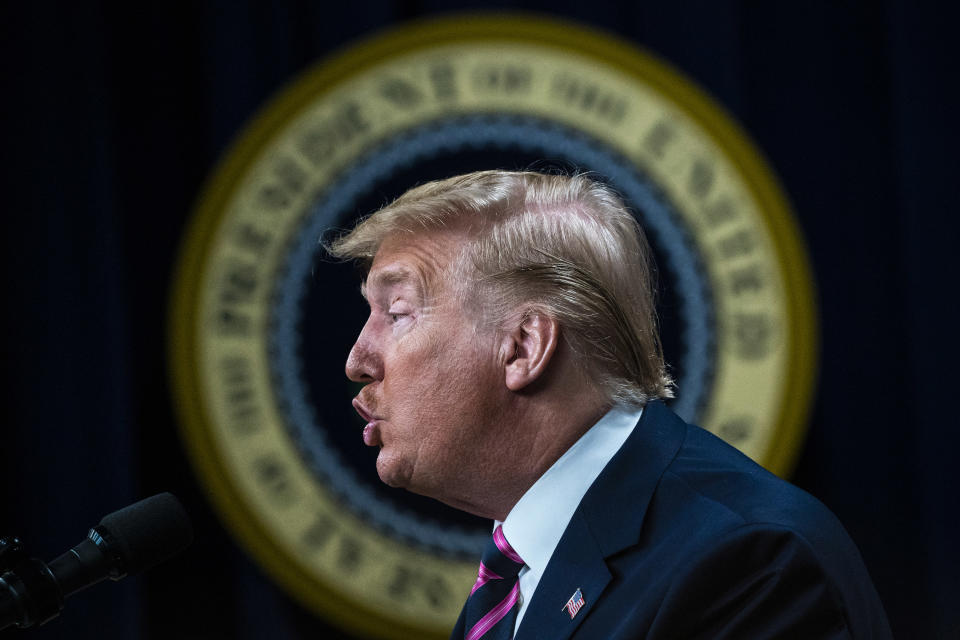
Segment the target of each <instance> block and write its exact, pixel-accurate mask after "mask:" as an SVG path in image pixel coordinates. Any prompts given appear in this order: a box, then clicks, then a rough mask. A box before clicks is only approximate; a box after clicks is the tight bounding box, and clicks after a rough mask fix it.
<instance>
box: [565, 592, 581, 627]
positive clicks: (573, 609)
mask: <svg viewBox="0 0 960 640" xmlns="http://www.w3.org/2000/svg"><path fill="white" fill-rule="evenodd" d="M582 606H583V594H582V593H580V588H579V587H577V590H576V591H574V592H573V595H572V596H570V599H569V600H567V604H565V605H563V608H564V609H565V610H566V612H567V613H569V614H570V619H571V620H573V616H575V615H577V611H580V607H582Z"/></svg>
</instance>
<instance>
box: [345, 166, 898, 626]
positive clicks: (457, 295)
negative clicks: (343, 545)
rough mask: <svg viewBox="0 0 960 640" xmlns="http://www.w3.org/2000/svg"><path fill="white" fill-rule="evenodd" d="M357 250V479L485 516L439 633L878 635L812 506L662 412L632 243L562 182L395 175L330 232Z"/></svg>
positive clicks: (606, 207)
mask: <svg viewBox="0 0 960 640" xmlns="http://www.w3.org/2000/svg"><path fill="white" fill-rule="evenodd" d="M330 250H331V252H332V253H333V254H334V255H336V256H339V257H344V258H352V259H360V260H364V261H366V262H367V264H368V266H369V271H368V273H367V276H366V280H365V282H364V285H363V289H362V291H363V294H364V297H365V298H366V299H367V301H368V303H369V305H370V316H369V319H368V320H367V322H366V324H365V326H364V327H363V330H362V331H361V333H360V335H359V337H358V338H357V341H356V344H355V345H354V347H353V349H352V350H351V352H350V355H349V357H348V360H347V365H346V371H347V375H348V377H349V378H350V379H351V380H354V381H356V382H362V383H366V385H365V386H364V387H363V390H362V391H361V392H360V394H359V395H358V396H357V398H356V399H355V400H354V407H355V408H356V409H357V411H358V412H359V413H360V414H361V415H362V416H363V417H364V419H365V420H367V425H366V426H365V427H364V430H363V440H364V442H365V443H366V444H367V445H369V446H375V447H379V448H380V452H379V456H378V458H377V472H378V474H379V475H380V478H381V479H382V480H383V481H384V482H385V483H387V484H388V485H390V486H394V487H404V488H405V489H407V490H410V491H414V492H416V493H420V494H423V495H426V496H430V497H432V498H435V499H437V500H440V501H442V502H445V503H446V504H448V505H451V506H453V507H455V508H458V509H462V510H464V511H468V512H470V513H473V514H476V515H478V516H482V517H486V518H491V519H493V520H495V521H496V524H495V530H494V535H493V539H492V540H491V543H490V545H489V547H488V549H487V551H486V552H485V553H484V556H483V559H482V561H481V565H480V570H479V572H478V578H477V582H476V584H475V585H474V588H473V590H472V592H471V594H470V596H469V598H468V600H467V604H466V605H465V607H464V610H463V612H462V613H461V616H460V620H459V621H458V623H457V626H456V628H455V629H454V632H453V635H452V636H451V637H452V638H457V639H458V640H461V639H469V640H477V639H479V638H484V639H490V638H511V637H516V638H517V640H525V639H528V638H558V639H562V638H568V637H571V638H594V639H614V638H851V637H852V638H887V637H889V636H890V633H889V629H888V627H887V624H886V620H885V616H884V613H883V609H882V607H881V605H880V602H879V600H878V598H877V595H876V592H875V591H874V589H873V586H872V584H871V583H870V579H869V576H868V575H867V572H866V570H865V569H864V567H863V563H862V561H861V560H860V556H859V554H858V552H857V550H856V547H855V546H854V545H853V543H852V542H851V541H850V539H849V537H848V536H847V534H846V533H845V532H844V531H843V528H842V527H841V526H840V524H839V523H838V522H837V520H836V518H834V517H833V515H832V514H830V512H829V511H828V510H827V509H826V508H825V507H824V506H823V505H821V504H820V503H819V502H817V501H816V500H815V499H813V498H812V497H810V496H809V495H807V494H805V493H803V492H802V491H800V490H799V489H797V488H795V487H792V486H791V485H789V484H788V483H786V482H783V481H782V480H779V479H778V478H776V477H775V476H773V475H772V474H769V473H767V472H766V471H764V470H763V469H762V468H760V467H759V466H758V465H756V464H754V463H753V462H751V461H750V460H749V459H747V458H746V457H745V456H743V455H742V454H740V453H739V452H737V451H736V450H735V449H733V448H732V447H729V446H728V445H726V444H724V443H723V442H722V441H720V440H719V439H717V438H715V437H713V436H712V435H710V434H709V433H707V432H706V431H703V430H702V429H699V428H698V427H694V426H691V425H687V424H685V423H684V422H683V421H681V420H680V419H679V418H678V417H677V416H675V415H674V414H673V413H671V412H670V410H669V409H667V408H666V407H665V405H664V404H663V403H662V400H663V399H665V398H669V397H670V396H671V395H672V391H671V389H672V382H671V380H670V378H669V376H668V374H667V370H666V366H665V364H664V362H663V357H662V354H661V349H660V345H659V339H658V336H657V329H656V318H655V311H654V303H653V286H652V284H651V269H650V267H649V264H648V257H649V254H650V251H649V248H648V246H647V244H646V242H645V240H644V237H643V234H642V231H641V230H640V228H639V227H638V225H637V223H636V222H635V220H634V218H633V216H632V215H631V214H630V213H629V211H627V209H626V208H625V206H624V205H623V203H622V201H621V200H620V199H619V197H618V196H617V195H616V194H615V193H614V192H613V191H612V190H610V189H609V188H607V187H606V186H604V185H601V184H599V183H597V182H594V181H592V180H590V179H588V178H586V177H584V176H573V177H565V176H556V175H542V174H537V173H510V172H501V171H487V172H479V173H473V174H469V175H465V176H459V177H455V178H451V179H448V180H443V181H438V182H432V183H428V184H425V185H422V186H420V187H417V188H415V189H412V190H410V191H408V192H407V193H406V194H404V195H403V196H401V197H400V198H398V199H397V200H396V201H395V202H393V203H392V204H390V205H389V206H387V207H385V208H384V209H382V210H380V211H379V212H377V213H375V214H374V215H372V216H371V217H369V218H367V219H366V220H364V221H363V222H361V223H360V224H359V225H358V226H357V227H356V228H355V229H354V230H353V231H352V232H350V233H349V234H347V235H345V236H344V237H342V238H340V239H339V240H337V241H336V242H334V243H333V244H332V246H331V247H330Z"/></svg>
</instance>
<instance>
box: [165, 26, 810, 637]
mask: <svg viewBox="0 0 960 640" xmlns="http://www.w3.org/2000/svg"><path fill="white" fill-rule="evenodd" d="M510 158H516V159H517V161H518V162H524V161H525V162H527V163H530V162H533V163H534V164H536V160H537V159H547V160H549V161H551V162H559V163H560V164H562V165H564V166H566V167H576V168H578V169H585V170H590V171H593V172H595V173H596V175H598V176H599V177H600V178H601V179H604V180H606V181H608V182H610V183H611V184H612V185H613V186H614V187H616V188H617V189H618V190H620V192H621V193H623V194H624V196H625V198H626V199H627V201H628V202H629V203H630V204H631V206H632V207H633V208H634V209H635V210H636V211H637V214H638V216H639V218H640V219H641V223H642V224H643V225H644V226H645V228H646V229H647V231H648V234H649V236H650V240H651V244H652V245H653V247H654V250H655V252H656V253H657V257H658V261H659V262H660V274H661V280H664V281H665V283H666V284H665V285H664V287H663V288H664V294H665V295H664V300H665V305H664V307H665V309H663V311H664V316H663V317H664V319H663V324H664V331H665V333H666V334H670V333H671V331H672V333H673V334H674V335H675V337H674V338H673V339H671V340H666V339H665V344H666V347H667V355H668V358H671V350H672V351H673V354H672V359H673V360H674V365H675V367H676V371H675V373H676V374H677V376H676V377H677V378H678V382H679V393H678V398H677V399H676V401H675V402H674V409H675V410H676V411H677V412H678V413H680V414H681V415H682V416H683V417H684V418H686V419H687V420H689V421H692V422H695V423H698V424H701V425H702V426H704V427H706V428H709V429H711V430H712V431H714V432H715V433H717V434H719V435H720V436H721V437H724V438H725V439H727V440H728V441H729V442H731V443H732V444H734V445H735V446H737V447H739V448H740V449H741V450H742V451H744V452H745V453H747V454H748V455H750V456H751V457H753V458H754V459H755V460H757V461H759V462H761V463H762V464H764V465H765V466H767V467H768V468H770V469H771V470H773V471H774V472H777V473H780V474H786V473H788V472H789V470H790V468H791V466H792V464H793V462H794V459H795V456H796V453H797V450H798V447H799V444H800V441H801V438H802V435H803V431H804V427H805V423H806V419H807V413H808V407H809V403H810V399H811V393H812V386H813V380H814V373H815V366H816V362H815V353H816V332H815V320H814V317H815V315H814V306H813V295H812V282H811V277H810V272H809V270H808V266H807V259H806V256H805V254H804V251H803V248H802V242H801V239H800V235H799V232H798V229H797V227H796V225H795V223H794V221H793V219H792V216H791V213H790V210H789V206H788V204H787V202H786V199H785V198H784V196H783V194H782V192H781V190H780V188H779V187H778V185H777V182H776V180H775V179H774V177H773V175H772V173H771V172H770V170H769V169H768V168H767V166H766V165H765V163H764V161H763V159H762V158H761V156H760V154H759V153H758V152H757V150H756V149H755V148H754V147H753V146H752V145H751V143H750V142H749V141H748V140H747V138H746V136H745V135H744V134H743V132H742V131H741V130H740V129H739V128H738V126H737V125H736V124H734V123H733V122H732V121H731V119H730V118H729V117H727V116H726V115H725V114H724V113H723V111H722V109H720V108H719V107H718V106H717V105H716V104H714V103H713V102H711V101H710V99H708V98H707V97H706V96H705V95H704V94H703V93H702V92H701V91H700V90H698V89H697V88H696V87H694V86H693V85H692V84H691V83H690V82H689V81H688V80H686V79H684V78H683V77H682V76H680V75H679V74H678V73H677V72H676V71H674V70H672V69H670V68H669V67H667V66H666V65H665V64H664V63H662V62H660V61H658V60H656V59H655V58H653V57H652V56H650V55H649V54H646V53H643V52H641V51H639V50H637V49H636V48H634V47H633V46H631V45H629V44H626V43H624V42H620V41H618V40H616V39H615V38H612V37H610V36H608V35H604V34H599V33H596V32H593V31H590V30H587V29H585V28H583V27H580V26H574V25H571V24H566V23H559V22H553V21H549V20H544V19H539V18H538V19H533V18H530V17H525V18H518V17H509V18H504V17H498V18H493V17H478V16H473V17H459V18H453V19H444V20H437V21H432V22H427V23H421V24H417V25H413V26H405V27H402V28H400V29H398V30H395V31H392V32H389V33H386V34H384V35H380V36H377V37H375V38H373V39H371V40H368V41H365V42H362V43H360V44H358V45H356V46H354V47H352V48H350V49H349V50H347V51H345V52H343V53H341V54H340V55H338V56H336V57H334V58H332V59H329V60H326V61H324V62H322V63H321V64H319V65H317V66H316V67H315V68H313V69H312V70H310V71H309V72H308V73H306V74H304V75H303V76H302V77H300V78H297V79H296V80H295V81H294V82H293V83H292V84H291V85H290V86H289V87H287V88H286V89H285V90H284V91H283V92H282V93H281V94H280V95H279V96H278V97H277V98H276V99H274V100H273V101H272V102H271V103H270V104H269V105H268V106H267V107H266V108H265V109H264V110H263V111H262V112H261V113H260V114H259V115H258V116H257V117H256V118H255V120H254V121H253V122H252V123H251V124H250V125H249V126H248V128H247V129H246V130H245V131H244V132H243V134H242V135H241V136H240V138H239V139H238V140H237V142H236V143H235V145H234V146H233V148H232V149H231V150H230V152H229V153H228V154H227V155H226V158H225V159H224V160H223V161H222V164H221V165H220V166H219V168H218V169H217V171H216V172H215V174H214V175H213V177H212V178H211V180H210V182H209V184H208V185H207V187H206V189H205V191H204V193H203V195H202V198H201V199H200V202H199V205H198V207H197V210H196V213H195V215H194V217H193V220H192V224H191V227H190V229H189V232H188V233H187V235H186V238H185V241H184V248H183V252H182V257H181V259H180V261H179V263H178V271H177V274H176V278H175V286H174V291H173V300H172V314H171V320H170V323H171V351H170V353H171V360H172V371H173V377H174V389H175V400H176V403H177V407H178V410H179V414H180V416H181V419H182V420H181V421H182V426H183V428H182V432H183V436H184V439H185V441H186V443H187V448H188V451H189V452H190V454H191V457H192V459H193V462H194V464H195V466H196V468H197V470H198V472H199V475H200V476H201V478H202V479H203V481H204V482H205V484H206V485H207V486H208V487H209V490H210V493H211V495H212V497H213V501H214V503H215V505H216V506H217V507H218V509H219V510H220V512H221V514H222V515H223V517H224V518H225V520H226V521H227V523H228V525H229V527H230V528H231V529H232V530H233V531H234V532H235V533H236V535H237V536H238V537H239V539H240V540H241V542H242V543H243V544H244V546H245V547H246V548H247V549H248V551H249V552H250V553H251V554H252V555H253V556H254V557H255V558H256V559H257V560H258V561H259V562H260V563H261V564H262V565H263V566H264V567H265V568H266V569H267V570H268V571H269V573H270V574H271V575H272V576H273V577H274V578H275V579H276V580H277V581H278V582H279V583H280V584H281V585H283V586H284V587H285V588H286V589H287V590H288V591H289V592H290V593H291V594H292V595H294V596H295V597H296V598H298V599H299V600H300V601H301V602H303V603H304V604H306V605H307V606H309V607H311V608H313V609H314V610H316V611H317V612H319V613H321V614H322V615H324V616H326V617H328V618H330V619H333V620H335V621H337V622H338V623H339V624H340V625H342V626H344V627H345V628H348V629H351V630H353V631H354V632H356V633H362V634H368V635H371V636H374V637H381V638H413V637H416V638H422V637H437V638H440V637H446V635H447V633H448V632H449V629H450V628H451V627H452V626H453V624H454V621H455V620H456V617H457V614H458V612H459V610H460V607H461V606H462V604H463V602H464V600H465V598H466V594H467V593H468V591H469V587H470V584H471V583H472V581H473V579H474V577H475V571H476V559H477V557H478V556H479V551H477V549H478V545H477V540H478V537H477V536H478V534H477V532H476V527H473V528H471V525H470V523H465V522H460V521H452V520H450V519H449V518H450V517H452V516H449V515H441V516H433V515H431V514H430V513H427V512H425V511H424V509H425V508H426V509H428V510H429V507H423V506H422V505H414V506H411V505H403V504H398V503H396V500H398V499H400V498H398V496H397V494H396V493H389V492H387V491H385V490H384V489H383V488H382V487H378V486H373V485H375V484H377V483H376V482H375V472H373V463H372V461H369V460H366V461H365V460H360V461H359V462H350V461H349V460H348V459H349V458H350V457H351V456H352V455H354V454H352V453H351V452H350V451H351V450H352V448H353V446H354V445H347V446H345V447H344V446H341V444H340V438H341V437H342V434H343V433H349V434H351V438H350V439H348V440H347V441H346V442H349V443H355V447H356V449H358V450H359V449H363V445H362V443H361V441H360V436H359V433H360V429H359V426H354V423H353V422H350V421H349V418H346V417H343V415H346V414H343V415H341V414H339V413H337V411H336V410H334V409H331V408H330V407H333V406H340V405H341V404H343V405H346V411H348V412H349V411H351V410H350V408H349V406H348V405H349V398H350V397H351V396H352V395H353V393H354V392H355V389H351V388H350V386H349V384H348V383H347V382H346V381H345V379H343V380H339V379H337V378H336V375H339V376H342V370H343V369H342V367H343V364H342V363H343V360H344V358H345V356H346V353H347V351H348V349H349V347H350V344H351V338H352V336H353V335H354V334H355V333H356V332H358V331H359V329H360V326H361V323H360V322H359V321H357V322H354V321H353V319H352V318H351V317H350V314H349V312H348V311H345V310H347V309H349V308H350V305H353V304H357V305H359V304H361V303H360V302H359V295H358V294H357V295H352V296H349V295H348V294H347V293H345V292H350V290H351V289H352V293H356V284H357V282H356V281H355V280H353V281H351V282H347V284H346V285H344V284H343V283H344V282H345V281H350V280H351V279H350V278H346V277H343V276H342V275H341V273H340V272H336V271H334V269H336V268H337V265H333V264H331V263H330V262H327V261H324V259H323V257H322V255H320V252H319V245H318V240H319V238H320V237H321V236H322V235H323V233H324V232H325V231H327V230H329V229H331V228H334V227H337V228H344V227H348V226H350V223H351V221H352V220H353V219H355V218H356V217H357V216H358V215H361V214H364V213H369V212H370V209H372V208H376V207H377V206H379V205H381V204H383V203H384V202H385V201H387V200H389V199H390V197H392V196H396V195H399V192H398V188H399V187H400V186H403V187H409V186H411V185H412V184H413V183H414V182H417V181H423V180H425V179H432V178H434V177H446V176H447V175H452V174H454V173H460V172H462V170H470V169H479V168H490V167H491V166H493V165H492V164H490V163H499V164H500V165H502V164H504V163H509V162H511V160H510ZM527 166H529V164H528V165H527ZM504 168H522V167H516V166H514V167H504ZM345 287H346V288H345ZM348 298H349V299H348ZM354 298H355V299H356V300H357V302H355V301H354V300H353V299H354ZM358 317H359V316H358ZM674 326H676V327H679V328H676V329H673V327H674ZM318 335H319V337H317V336H318ZM671 344H673V345H674V346H673V347H671ZM318 363H320V364H318ZM330 371H333V372H334V373H333V374H331V373H329V372H330ZM335 374H336V375H335ZM365 462H369V465H366V466H369V468H370V472H371V473H372V474H373V475H372V477H373V478H374V480H370V478H369V477H366V476H364V475H363V474H364V471H363V467H364V466H365ZM403 499H406V498H403ZM481 537H482V535H481ZM480 544H482V541H481V543H480Z"/></svg>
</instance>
